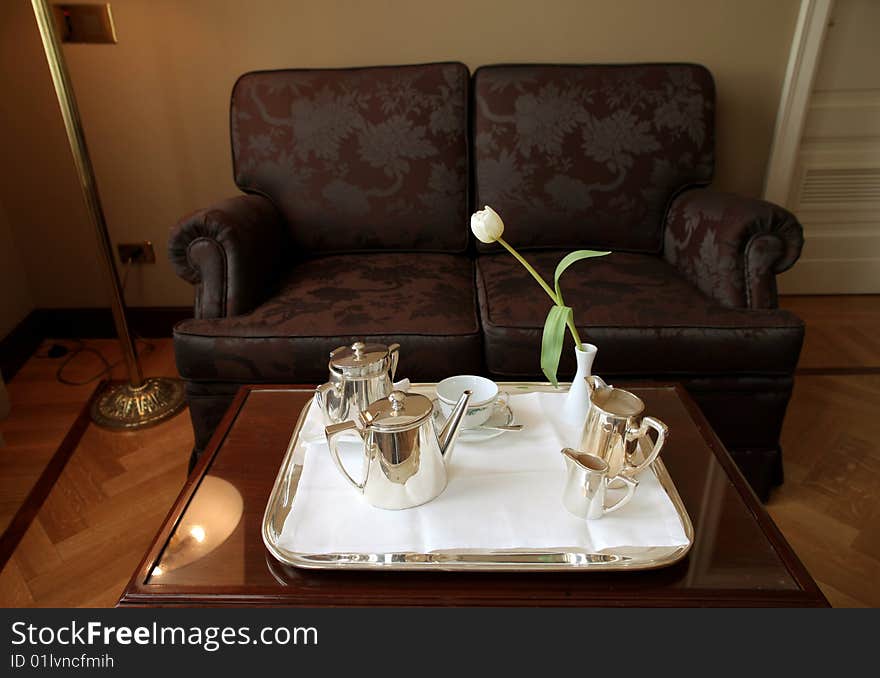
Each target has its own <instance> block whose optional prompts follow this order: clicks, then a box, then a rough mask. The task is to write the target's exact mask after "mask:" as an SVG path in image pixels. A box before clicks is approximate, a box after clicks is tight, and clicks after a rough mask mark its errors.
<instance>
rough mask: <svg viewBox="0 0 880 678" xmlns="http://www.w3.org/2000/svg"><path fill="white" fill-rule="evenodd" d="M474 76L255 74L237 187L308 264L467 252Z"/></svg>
mask: <svg viewBox="0 0 880 678" xmlns="http://www.w3.org/2000/svg"><path fill="white" fill-rule="evenodd" d="M468 78H469V73H468V70H467V67H466V66H464V64H459V63H446V64H429V65H425V66H399V67H390V68H389V67H386V68H354V69H351V68H349V69H338V70H335V69H329V70H283V71H263V72H257V73H247V74H245V75H243V76H242V77H241V78H239V80H238V82H237V83H236V84H235V88H234V90H233V92H232V110H231V112H230V124H231V126H232V155H233V163H234V172H235V182H236V184H238V186H239V188H241V189H242V190H243V191H245V192H246V193H260V194H262V195H265V196H266V197H268V198H270V199H271V200H272V201H273V202H274V203H275V204H276V205H277V206H278V208H279V210H280V211H281V213H282V214H283V215H284V217H285V219H286V220H287V223H288V224H290V226H291V229H290V231H291V237H292V239H293V244H294V246H295V247H297V248H301V249H302V250H304V251H307V252H343V251H363V250H385V249H398V250H406V249H411V250H434V251H443V252H463V251H464V250H465V249H466V247H467V243H468V239H467V231H466V230H465V229H463V228H462V224H463V223H465V222H466V221H467V217H468V211H467V210H468V204H467V185H468V180H467V175H468V167H467V163H468V156H467V115H466V110H465V109H466V105H467V97H468Z"/></svg>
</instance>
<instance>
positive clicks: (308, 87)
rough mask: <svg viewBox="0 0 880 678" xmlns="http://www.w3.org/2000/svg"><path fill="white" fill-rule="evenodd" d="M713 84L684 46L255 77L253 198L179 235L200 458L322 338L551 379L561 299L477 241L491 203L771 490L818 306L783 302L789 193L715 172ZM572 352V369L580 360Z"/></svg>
mask: <svg viewBox="0 0 880 678" xmlns="http://www.w3.org/2000/svg"><path fill="white" fill-rule="evenodd" d="M714 106H715V92H714V83H713V80H712V76H711V75H710V73H709V72H708V71H707V70H706V69H705V68H703V67H701V66H697V65H690V64H635V65H611V66H605V65H598V66H570V65H559V66H545V65H516V66H489V67H483V68H480V69H478V70H477V71H476V73H475V74H474V75H473V76H471V75H470V73H469V72H468V69H467V67H465V66H464V65H463V64H459V63H441V64H428V65H419V66H394V67H381V68H360V69H339V70H282V71H267V72H255V73H248V74H245V75H243V76H242V77H241V78H240V79H239V80H238V82H237V83H236V85H235V87H234V89H233V93H232V106H231V113H230V127H231V131H232V151H233V167H234V175H235V181H236V184H237V185H238V186H239V188H241V190H242V191H243V193H244V195H240V196H238V197H235V198H231V199H229V200H226V201H224V202H221V203H219V204H217V205H215V206H213V207H210V208H208V209H205V210H201V211H199V212H196V213H194V214H191V215H189V216H187V217H185V218H184V219H183V220H181V221H180V222H179V223H178V224H177V225H176V226H175V227H174V228H173V229H172V232H171V237H170V241H169V253H170V257H171V260H172V262H173V263H174V265H175V268H176V270H177V271H178V273H179V274H180V275H181V276H182V277H183V278H184V279H185V280H187V281H189V282H191V283H192V284H193V285H195V287H196V300H195V312H194V316H195V317H194V318H193V319H192V320H187V321H184V322H182V323H180V324H179V325H178V326H177V327H176V328H175V332H174V344H175V351H176V356H177V365H178V369H179V371H180V373H181V376H182V377H183V378H184V379H185V380H186V385H187V393H188V397H189V402H190V412H191V416H192V421H193V427H194V430H195V437H196V448H195V450H194V458H195V456H197V455H198V453H199V452H200V451H201V449H202V448H203V447H204V445H205V444H206V443H207V441H208V438H209V437H210V435H211V433H212V432H213V430H214V428H215V427H216V425H217V423H218V422H219V419H220V417H221V416H222V414H223V412H224V411H225V409H226V407H227V405H228V404H229V402H230V401H231V399H232V396H233V395H234V393H235V391H236V390H237V389H238V387H239V386H240V385H242V384H246V383H255V382H260V383H319V382H321V381H324V380H325V378H326V364H327V354H328V352H329V351H330V350H331V349H333V348H335V347H337V346H340V345H342V344H346V343H351V342H352V341H354V340H355V339H369V340H377V341H381V342H385V343H390V342H392V341H397V342H400V343H401V344H402V346H403V348H402V350H401V359H400V367H399V373H400V374H401V375H405V376H408V377H410V378H412V379H414V380H437V379H440V378H442V377H444V376H448V375H450V374H454V373H485V374H488V375H489V376H492V377H495V378H498V379H508V380H510V379H539V378H542V377H541V374H540V368H539V361H538V354H539V350H540V339H541V331H542V328H543V320H544V317H545V315H546V312H547V303H548V302H547V300H546V299H545V297H544V296H543V292H541V290H540V289H538V288H537V286H536V285H535V284H534V281H532V280H531V279H530V278H528V277H527V276H526V275H524V274H523V271H522V269H521V268H520V266H519V264H518V263H517V262H515V261H514V260H513V259H512V258H511V257H510V256H509V255H508V254H506V253H504V252H502V251H499V250H498V248H497V247H496V246H494V245H491V246H486V245H482V244H480V245H479V246H476V245H475V243H474V242H473V239H472V238H471V237H470V234H469V228H468V222H469V215H470V213H471V212H472V211H473V209H474V208H475V206H482V205H484V204H489V205H492V207H494V208H495V209H496V210H497V211H498V212H499V213H501V214H502V216H503V217H504V219H505V222H506V224H507V231H506V233H505V237H506V238H507V239H508V240H509V241H510V242H511V243H514V244H515V245H516V246H517V248H518V249H519V250H520V251H522V252H523V253H525V255H526V256H527V257H528V258H529V259H530V261H532V262H533V263H534V264H535V266H536V268H537V269H538V270H539V271H541V272H543V273H544V274H545V275H546V276H547V277H550V276H551V275H552V271H553V267H554V266H555V264H556V262H557V261H558V260H559V258H561V256H562V255H563V254H564V253H566V252H568V251H570V250H572V249H576V248H584V247H592V248H606V249H611V250H613V254H611V255H610V256H608V257H605V258H603V259H595V260H591V261H588V262H583V263H582V264H579V265H576V266H574V267H572V268H571V269H569V271H568V272H567V273H566V276H565V279H564V283H563V285H564V289H565V290H566V299H567V300H568V301H569V303H571V304H572V305H573V306H574V307H575V311H576V319H577V321H578V323H579V325H581V326H582V330H581V331H582V332H583V333H585V334H586V335H587V336H588V337H589V338H590V339H591V340H592V341H593V342H594V343H596V344H597V345H598V346H599V347H600V350H599V354H598V358H597V361H596V364H595V367H594V369H595V371H596V372H598V373H600V374H602V375H603V376H604V377H606V378H607V379H611V380H623V379H659V380H663V381H679V382H681V383H683V384H684V385H685V386H686V388H687V389H688V391H689V392H690V393H691V394H692V395H693V397H694V398H695V400H696V401H697V403H698V404H699V405H700V407H701V408H702V409H703V411H704V412H705V414H706V416H707V418H708V419H709V421H710V422H711V423H712V425H713V427H714V428H715V430H716V431H717V433H718V434H719V436H720V437H721V438H722V440H723V441H724V442H725V444H726V445H727V446H728V448H729V449H730V451H731V453H732V454H733V455H734V458H735V459H736V460H737V462H738V463H739V465H740V467H741V468H742V470H743V471H744V473H745V474H746V476H747V477H748V478H749V480H750V482H751V483H752V485H753V487H754V488H755V489H756V491H757V492H758V493H759V494H760V495H762V496H767V494H768V492H769V490H770V488H771V486H772V485H773V484H775V483H778V482H779V481H781V478H782V465H781V453H780V450H779V433H780V429H781V425H782V421H783V418H784V415H785V409H786V405H787V403H788V400H789V397H790V394H791V387H792V374H793V371H794V367H795V364H796V362H797V359H798V355H799V353H800V348H801V343H802V340H803V325H802V323H801V321H800V320H799V319H798V318H797V317H795V316H794V315H792V314H790V313H787V312H785V311H780V310H778V309H777V308H776V306H777V303H776V302H777V300H776V284H775V275H776V273H779V272H781V271H784V270H786V269H787V268H789V267H790V266H791V265H792V264H793V263H794V262H795V261H796V259H797V258H798V256H799V254H800V250H801V246H802V231H801V227H800V225H799V224H798V222H797V220H796V219H795V218H794V217H793V216H792V215H791V214H790V213H789V212H787V211H785V210H783V209H781V208H779V207H777V206H775V205H772V204H769V203H766V202H762V201H758V200H752V199H747V198H743V197H738V196H735V195H731V194H726V193H719V192H716V191H712V190H710V189H707V188H705V186H707V185H708V184H709V183H710V181H711V179H712V171H713V166H714ZM571 358H572V356H571V355H570V352H563V360H562V364H561V366H560V375H565V374H567V373H569V374H571V373H573V372H574V364H573V361H572V360H571Z"/></svg>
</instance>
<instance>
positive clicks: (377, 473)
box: [325, 391, 471, 509]
mask: <svg viewBox="0 0 880 678" xmlns="http://www.w3.org/2000/svg"><path fill="white" fill-rule="evenodd" d="M470 397H471V392H470V391H465V392H464V393H463V394H462V396H461V398H460V399H459V400H458V403H456V405H455V409H453V410H452V413H451V414H450V415H449V419H448V420H447V421H446V423H445V424H444V426H443V428H442V429H441V430H440V431H439V432H438V431H436V430H435V428H434V417H433V410H434V404H433V403H432V402H431V400H430V399H429V398H427V397H425V396H423V395H421V394H418V393H404V392H402V391H392V392H391V394H390V395H389V396H388V397H387V398H383V399H381V400H378V401H376V402H374V403H372V404H370V405H369V406H368V407H367V408H365V409H364V410H363V411H362V412H360V414H358V415H357V421H346V422H343V423H341V424H333V425H331V426H328V427H326V429H325V434H326V436H327V445H328V447H329V448H330V456H331V457H332V458H333V462H334V463H335V464H336V467H337V468H338V469H339V472H340V473H342V475H343V477H344V478H345V479H346V480H347V481H348V482H349V483H351V484H352V486H354V488H355V489H356V490H357V491H358V492H361V493H363V495H364V498H365V499H366V500H367V501H368V502H369V503H370V504H372V505H373V506H376V507H378V508H383V509H406V508H412V507H414V506H418V505H420V504H424V503H425V502H428V501H431V500H432V499H434V498H435V497H437V496H438V495H439V494H440V493H441V492H443V490H444V489H445V488H446V465H447V464H448V463H449V460H450V458H451V457H452V450H453V448H454V446H455V441H456V439H457V438H458V432H459V430H460V429H461V422H462V420H463V419H464V414H465V412H466V411H467V405H468V400H470ZM346 431H357V433H358V434H359V435H360V436H361V439H362V443H363V462H364V463H363V481H361V482H358V481H357V480H355V479H354V478H353V477H352V476H351V475H350V474H349V473H348V471H347V470H346V469H345V466H344V465H343V463H342V460H341V459H340V458H339V448H338V443H339V441H338V438H339V436H340V435H341V434H342V433H344V432H346Z"/></svg>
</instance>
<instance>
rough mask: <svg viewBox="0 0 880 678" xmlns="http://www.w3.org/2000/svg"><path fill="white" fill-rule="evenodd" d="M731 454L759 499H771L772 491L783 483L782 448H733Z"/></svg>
mask: <svg viewBox="0 0 880 678" xmlns="http://www.w3.org/2000/svg"><path fill="white" fill-rule="evenodd" d="M730 456H731V457H733V460H734V461H735V462H736V465H737V466H738V467H739V470H740V471H741V472H742V474H743V476H744V477H745V479H746V480H747V481H748V483H749V485H751V486H752V489H753V490H754V491H755V494H756V495H758V499H760V500H761V501H762V502H766V501H767V500H768V499H770V492H771V491H772V490H773V488H774V487H776V486H778V485H780V484H781V483H782V452H781V450H780V449H779V448H778V447H776V448H773V449H770V450H752V449H749V450H743V449H733V450H730Z"/></svg>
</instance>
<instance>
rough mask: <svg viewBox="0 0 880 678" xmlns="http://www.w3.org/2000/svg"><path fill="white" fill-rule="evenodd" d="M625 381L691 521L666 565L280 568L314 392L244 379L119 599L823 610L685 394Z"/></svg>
mask: <svg viewBox="0 0 880 678" xmlns="http://www.w3.org/2000/svg"><path fill="white" fill-rule="evenodd" d="M624 386H625V385H624ZM631 388H632V390H633V391H634V392H635V393H637V394H638V395H639V396H640V397H641V398H642V399H643V400H644V401H645V402H646V404H647V411H648V412H649V413H650V414H652V415H653V416H656V417H658V418H659V419H661V420H663V421H664V422H666V423H667V424H668V425H669V428H670V431H671V435H670V437H669V440H668V441H667V443H666V447H665V448H664V451H663V460H664V463H665V465H666V467H667V469H668V471H669V473H670V475H671V477H672V479H673V481H674V482H675V485H676V487H677V489H678V491H679V494H680V495H681V498H682V500H683V501H684V504H685V506H686V507H687V510H688V513H689V514H690V517H691V520H692V521H693V523H694V530H695V540H694V545H693V547H692V548H691V551H690V552H689V553H688V555H687V556H686V557H685V558H684V559H683V560H681V561H680V562H678V563H675V564H674V565H671V566H668V567H665V568H661V569H657V570H650V571H627V572H589V571H588V572H584V571H579V572H563V573H550V572H544V573H530V574H519V573H462V572H454V573H447V572H422V573H409V572H406V573H404V572H377V573H374V572H353V571H333V572H326V571H315V570H298V569H295V568H293V567H290V566H287V565H284V564H282V563H280V562H278V561H276V560H275V559H274V557H273V556H271V555H270V554H269V552H268V551H267V550H266V548H265V546H264V545H263V542H262V539H261V536H260V534H261V523H262V519H263V513H264V510H265V508H266V503H267V501H268V498H269V494H270V491H271V489H272V485H273V483H274V481H275V477H276V475H277V473H278V469H279V466H280V464H281V461H282V458H283V456H284V453H285V451H286V449H287V445H288V442H289V439H290V436H291V433H292V431H293V429H294V426H295V424H296V421H297V418H298V416H299V413H300V411H301V410H302V407H303V405H305V403H306V402H307V400H308V399H309V398H310V397H311V393H312V391H311V389H297V388H296V387H267V386H253V387H245V388H243V389H242V390H241V391H240V392H239V394H238V395H237V397H236V399H235V401H234V402H233V404H232V406H231V407H230V410H229V411H228V412H227V414H226V417H225V418H224V420H223V422H222V423H221V425H220V427H219V428H218V430H217V433H216V434H215V436H214V438H213V440H212V441H211V444H210V445H209V448H208V450H207V451H206V452H205V454H204V455H203V457H202V459H201V461H200V463H199V466H198V467H197V468H196V469H195V470H194V472H193V474H192V475H191V476H190V478H189V480H188V481H187V484H186V486H185V487H184V489H183V491H182V492H181V495H180V497H178V499H177V501H176V502H175V505H174V506H173V508H172V510H171V512H170V513H169V516H168V518H167V519H166V521H165V524H164V525H163V527H162V529H161V530H160V532H159V534H158V535H157V537H156V540H155V542H154V544H153V545H152V547H151V548H150V550H149V551H148V553H147V554H146V556H145V557H144V559H143V562H142V563H141V565H140V566H139V568H138V570H137V571H136V572H135V574H134V576H133V577H132V580H131V582H130V583H129V585H128V587H127V588H126V590H125V591H124V592H123V594H122V597H121V598H120V601H119V604H120V605H236V604H241V605H304V606H323V605H332V606H340V605H341V606H351V605H367V606H376V605H490V606H501V605H527V606H532V605H550V606H568V605H613V606H616V605H635V606H640V607H644V606H654V605H659V606H670V605H671V606H679V605H698V606H708V605H731V606H751V605H768V606H822V605H827V601H826V600H825V598H824V596H823V595H822V593H821V591H820V590H819V588H818V586H817V585H816V583H815V582H814V581H813V579H812V578H811V577H810V576H809V574H808V573H807V571H806V570H805V569H804V567H803V565H802V564H801V563H800V561H799V560H798V558H797V556H796V555H795V554H794V552H793V551H792V550H791V547H790V546H789V545H788V543H787V542H786V541H785V539H784V538H783V536H782V535H781V533H780V532H779V530H778V529H777V528H776V526H775V525H774V524H773V522H772V520H771V519H770V517H769V516H768V515H767V513H766V512H765V511H764V509H763V507H762V506H761V505H760V503H759V502H758V500H757V499H756V498H755V496H754V494H753V493H752V492H751V490H750V489H749V488H748V486H747V484H746V482H745V480H744V479H743V478H742V476H741V475H740V474H739V471H738V470H737V469H736V466H735V464H734V462H733V461H732V460H731V458H730V457H729V455H728V454H727V452H726V451H725V450H724V448H723V446H722V445H721V443H720V442H719V441H718V439H717V438H716V437H715V435H714V433H713V432H712V430H711V428H710V427H709V426H708V424H707V423H706V421H705V419H704V418H703V417H702V414H701V413H700V412H699V410H698V409H697V407H696V406H695V405H694V404H693V402H692V401H691V400H690V398H689V397H688V396H687V394H686V393H685V392H684V391H683V390H682V389H680V387H677V386H673V385H650V386H643V387H638V386H631Z"/></svg>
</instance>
